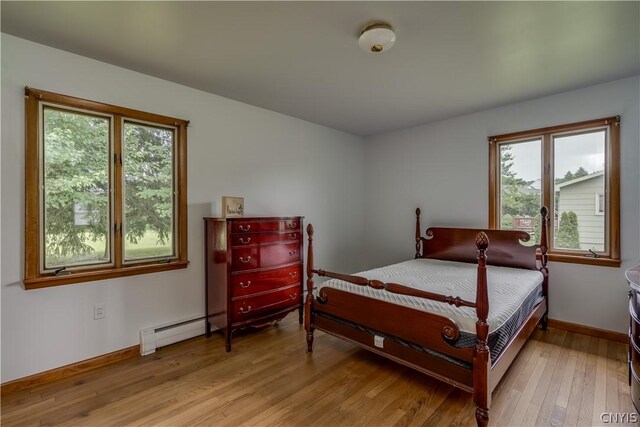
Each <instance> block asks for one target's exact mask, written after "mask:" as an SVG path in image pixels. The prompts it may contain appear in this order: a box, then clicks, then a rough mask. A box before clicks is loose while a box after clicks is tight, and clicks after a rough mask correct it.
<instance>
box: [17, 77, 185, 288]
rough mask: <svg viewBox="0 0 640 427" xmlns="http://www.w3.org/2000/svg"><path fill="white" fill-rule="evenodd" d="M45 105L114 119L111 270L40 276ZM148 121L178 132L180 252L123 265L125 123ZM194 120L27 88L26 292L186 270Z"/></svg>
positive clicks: (87, 268)
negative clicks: (189, 143)
mask: <svg viewBox="0 0 640 427" xmlns="http://www.w3.org/2000/svg"><path fill="white" fill-rule="evenodd" d="M41 103H47V104H53V105H55V106H58V107H60V108H61V109H63V110H64V109H65V108H66V109H68V110H69V111H73V110H74V109H77V110H82V111H83V112H88V113H92V112H93V113H96V114H98V115H101V116H104V115H109V116H111V117H112V119H111V120H112V122H111V129H112V132H113V135H112V153H111V156H112V157H113V159H109V162H110V164H111V168H112V175H111V176H112V179H113V187H112V188H113V189H114V195H113V197H112V199H111V203H112V208H111V212H112V215H113V220H112V222H111V223H110V230H111V231H110V232H111V235H110V238H111V245H112V247H113V249H112V253H113V259H112V264H111V265H108V266H78V268H74V269H71V270H68V274H64V275H55V274H54V273H51V272H41V251H40V248H41V241H42V239H43V237H44V235H43V230H42V229H41V210H42V209H43V206H42V203H41V192H40V180H41V174H42V169H41V167H40V162H41V156H40V147H39V146H40V141H39V140H40V137H41V135H40V132H41V129H40V114H39V109H40V105H41ZM127 119H131V120H132V121H134V122H144V123H147V124H151V125H153V124H155V125H158V126H162V127H170V128H175V137H174V138H175V139H174V155H175V158H174V168H175V170H176V172H175V184H174V188H175V189H176V190H177V192H178V195H177V197H176V202H175V203H176V205H175V211H174V215H175V216H176V217H177V218H176V220H175V231H176V234H177V236H176V237H175V243H174V244H175V251H176V257H175V258H172V259H169V260H158V259H154V260H149V261H141V262H135V263H124V254H123V247H122V240H123V238H122V236H121V233H119V232H116V230H115V229H114V228H117V227H118V226H119V227H120V229H121V226H122V219H123V212H122V209H123V203H122V194H123V182H122V164H121V161H122V147H123V141H122V139H123V136H122V131H123V128H122V126H123V124H124V122H125V120H127ZM188 125H189V121H187V120H181V119H176V118H172V117H167V116H162V115H158V114H153V113H147V112H143V111H139V110H134V109H130V108H124V107H118V106H115V105H110V104H104V103H101V102H97V101H89V100H86V99H81V98H76V97H73V96H67V95H61V94H58V93H53V92H47V91H43V90H39V89H33V88H29V87H26V88H25V142H26V149H25V264H24V287H25V289H38V288H45V287H50V286H59V285H68V284H73V283H82V282H89V281H95V280H103V279H113V278H118V277H126V276H132V275H137V274H146V273H155V272H160V271H167V270H176V269H181V268H186V267H187V265H188V264H189V261H188V258H187V126H188Z"/></svg>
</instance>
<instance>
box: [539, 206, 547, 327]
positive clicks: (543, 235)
mask: <svg viewBox="0 0 640 427" xmlns="http://www.w3.org/2000/svg"><path fill="white" fill-rule="evenodd" d="M548 224H549V210H548V209H547V208H546V206H543V207H542V208H540V271H541V272H542V274H543V276H544V279H543V280H542V293H543V294H544V296H545V298H546V299H547V311H546V312H545V313H544V315H543V316H542V321H541V324H540V326H541V327H542V330H544V331H546V330H547V324H548V323H549V269H548V268H547V261H548V258H549V256H548V255H547V250H548V249H549V230H548Z"/></svg>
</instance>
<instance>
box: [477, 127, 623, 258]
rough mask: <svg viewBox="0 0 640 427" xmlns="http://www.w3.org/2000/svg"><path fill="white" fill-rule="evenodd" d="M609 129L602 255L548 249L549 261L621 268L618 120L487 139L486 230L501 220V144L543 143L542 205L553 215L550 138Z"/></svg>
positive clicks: (552, 231)
mask: <svg viewBox="0 0 640 427" xmlns="http://www.w3.org/2000/svg"><path fill="white" fill-rule="evenodd" d="M605 127H606V128H608V141H607V147H606V151H605V159H606V160H605V194H608V196H609V197H605V203H606V209H605V213H606V215H607V218H606V220H605V242H606V245H605V252H606V253H605V254H598V257H594V256H592V255H587V254H585V253H584V251H571V250H559V249H554V248H552V247H551V246H552V245H550V247H549V251H548V254H549V260H551V261H557V262H569V263H576V264H589V265H599V266H607V267H619V266H620V263H621V261H620V116H614V117H607V118H603V119H596V120H588V121H584V122H578V123H571V124H566V125H559V126H551V127H545V128H540V129H533V130H528V131H522V132H514V133H508V134H502V135H494V136H490V137H489V138H488V139H489V228H493V229H495V228H498V227H499V224H500V220H499V218H498V215H499V212H500V206H499V203H500V197H499V194H498V185H499V183H500V177H499V174H500V159H499V155H500V150H499V149H498V147H499V145H500V144H505V143H514V142H519V141H523V140H526V139H528V138H529V139H530V138H534V137H535V138H540V139H541V141H542V153H541V155H542V171H541V172H542V173H541V176H542V205H543V206H547V207H548V208H549V210H550V212H552V211H553V209H554V206H553V191H554V190H553V153H552V146H553V136H554V135H557V134H560V133H574V132H580V131H589V130H591V129H596V128H605ZM548 229H549V233H550V236H549V237H550V239H549V241H550V242H553V241H554V238H553V235H554V232H555V230H554V227H549V228H548Z"/></svg>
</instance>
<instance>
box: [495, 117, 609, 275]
mask: <svg viewBox="0 0 640 427" xmlns="http://www.w3.org/2000/svg"><path fill="white" fill-rule="evenodd" d="M619 131H620V118H619V117H611V118H606V119H599V120H591V121H588V122H581V123H573V124H569V125H563V126H554V127H550V128H544V129H535V130H531V131H525V132H518V133H512V134H505V135H497V136H492V137H489V143H490V144H489V174H490V179H489V183H490V185H489V227H490V228H499V229H516V230H524V231H526V232H528V233H529V234H530V235H531V236H532V241H535V242H539V239H540V231H539V230H540V228H539V227H540V214H539V211H540V207H541V206H543V205H544V206H547V207H548V208H549V212H550V218H549V220H550V227H549V237H550V239H549V259H550V260H552V261H560V262H574V263H580V264H594V265H606V266H619V265H620V169H619V158H620V142H619Z"/></svg>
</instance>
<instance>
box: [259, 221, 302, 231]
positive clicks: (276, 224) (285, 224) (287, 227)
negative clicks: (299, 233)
mask: <svg viewBox="0 0 640 427" xmlns="http://www.w3.org/2000/svg"><path fill="white" fill-rule="evenodd" d="M293 230H300V221H298V220H297V219H290V220H282V221H265V222H263V223H262V224H260V231H293Z"/></svg>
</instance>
